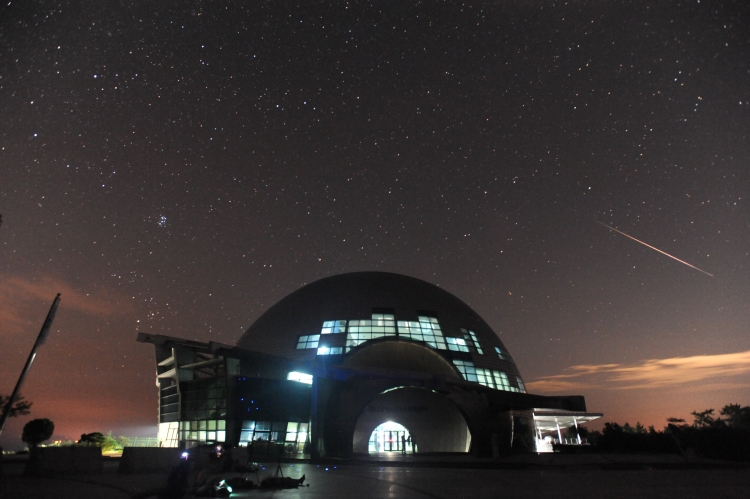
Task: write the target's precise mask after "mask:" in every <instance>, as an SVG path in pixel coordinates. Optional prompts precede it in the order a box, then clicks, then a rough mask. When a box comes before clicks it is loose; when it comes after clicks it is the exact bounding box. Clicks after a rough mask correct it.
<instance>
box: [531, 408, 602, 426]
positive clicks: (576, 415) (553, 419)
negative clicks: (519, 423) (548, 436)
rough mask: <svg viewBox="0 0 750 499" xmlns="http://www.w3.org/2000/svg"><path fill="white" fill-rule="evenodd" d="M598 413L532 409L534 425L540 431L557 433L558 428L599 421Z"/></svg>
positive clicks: (599, 415)
mask: <svg viewBox="0 0 750 499" xmlns="http://www.w3.org/2000/svg"><path fill="white" fill-rule="evenodd" d="M602 416H604V414H602V413H600V412H574V411H562V410H559V409H534V424H535V425H536V428H537V430H540V431H557V429H558V428H569V427H571V426H575V425H576V424H583V423H588V422H589V421H593V420H595V419H599V418H601V417H602Z"/></svg>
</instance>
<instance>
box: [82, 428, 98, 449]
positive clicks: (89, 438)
mask: <svg viewBox="0 0 750 499" xmlns="http://www.w3.org/2000/svg"><path fill="white" fill-rule="evenodd" d="M78 443H79V444H86V445H96V446H99V447H101V446H102V444H103V443H104V435H103V434H102V433H101V432H98V431H95V432H94V433H84V434H83V435H81V439H80V440H79V441H78Z"/></svg>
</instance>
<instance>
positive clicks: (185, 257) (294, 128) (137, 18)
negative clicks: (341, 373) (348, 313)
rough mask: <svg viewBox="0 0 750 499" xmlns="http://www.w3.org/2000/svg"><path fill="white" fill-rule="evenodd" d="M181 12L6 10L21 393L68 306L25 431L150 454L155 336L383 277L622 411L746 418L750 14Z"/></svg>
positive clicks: (318, 6) (6, 142) (0, 136)
mask: <svg viewBox="0 0 750 499" xmlns="http://www.w3.org/2000/svg"><path fill="white" fill-rule="evenodd" d="M166 4H167V2H101V3H99V2H83V3H81V4H75V3H69V2H20V1H13V2H9V1H6V2H5V3H4V4H3V6H2V7H0V213H1V214H2V216H3V223H2V226H0V393H5V394H9V393H10V392H11V391H12V389H13V385H14V383H15V381H16V378H17V376H18V374H19V373H20V371H21V368H22V366H23V363H24V361H25V359H26V356H27V355H28V352H29V350H30V349H31V346H32V345H33V342H34V339H35V336H36V334H37V332H38V331H39V328H40V327H41V324H42V322H43V320H44V317H45V314H46V312H47V309H48V308H49V306H50V304H51V303H52V300H53V298H54V296H55V293H58V292H60V293H62V302H61V304H60V309H59V311H58V314H57V318H56V320H55V323H54V326H53V329H52V331H51V333H50V337H49V340H48V342H47V343H46V344H45V345H44V346H43V347H42V348H41V350H40V352H39V355H38V357H37V360H36V362H35V364H34V366H33V369H32V371H31V374H30V375H29V377H28V379H27V382H26V385H25V388H24V390H23V393H24V395H25V396H26V397H27V398H28V399H29V400H31V401H32V402H33V403H34V406H33V407H32V412H31V414H30V415H29V416H24V417H20V418H15V419H14V420H11V422H10V423H9V424H8V425H7V426H6V430H5V432H4V433H3V436H2V439H0V443H2V444H3V445H5V446H6V447H13V446H16V445H20V439H19V435H20V432H21V428H22V426H23V424H24V423H25V422H26V421H28V420H29V419H32V418H42V417H48V418H50V419H52V420H53V421H54V422H55V423H56V426H57V429H56V434H55V438H70V439H77V438H78V437H79V436H80V434H81V433H84V432H86V433H88V432H93V431H102V432H104V433H106V432H108V431H110V430H111V431H113V433H114V434H115V435H119V434H124V435H155V433H156V418H157V391H156V386H155V374H154V372H155V371H154V369H155V368H154V360H153V359H154V357H153V355H154V353H153V347H152V346H151V345H146V344H141V343H137V342H136V341H135V337H136V335H137V332H138V331H143V332H147V333H158V334H167V335H173V336H179V337H184V338H188V339H197V340H201V341H208V340H213V341H219V342H223V343H229V344H234V343H235V342H236V341H237V339H239V337H240V336H241V334H242V332H243V331H244V330H245V329H246V328H247V327H248V326H250V324H252V323H253V321H254V320H255V319H257V318H258V317H259V315H260V314H262V313H263V312H264V311H265V310H267V309H268V308H269V307H270V306H271V305H273V304H274V303H275V302H277V301H278V300H280V299H281V298H282V297H284V296H286V295H287V294H289V293H291V292H292V291H294V290H296V289H298V288H299V287H301V286H303V285H304V284H306V283H310V282H312V281H315V280H317V279H320V278H323V277H326V276H330V275H334V274H339V273H343V272H352V271H364V270H379V271H388V272H396V273H402V274H407V275H411V276H414V277H417V278H420V279H424V280H426V281H428V282H431V283H434V284H437V285H439V286H441V287H442V288H444V289H446V290H448V291H450V292H451V293H453V294H455V295H456V296H458V297H459V298H461V299H462V300H464V301H465V302H466V303H468V304H469V305H470V306H471V307H472V308H474V310H476V311H477V312H478V313H479V314H480V315H481V316H482V317H484V318H485V320H486V321H487V322H488V323H489V324H490V325H491V326H492V327H493V329H494V330H495V331H496V332H497V333H498V335H499V336H500V338H501V339H502V341H503V342H504V343H505V345H506V346H507V347H508V349H509V350H510V352H511V354H512V355H513V357H514V358H515V360H516V363H517V365H518V367H519V369H520V370H521V373H522V375H523V377H524V379H525V381H526V383H527V386H528V388H529V391H530V392H532V393H541V394H582V395H585V396H586V400H587V405H588V408H589V410H591V411H595V412H603V413H605V419H604V420H606V421H617V422H620V423H624V422H625V421H628V422H630V423H631V424H634V423H635V422H636V421H640V422H642V423H644V424H646V425H650V424H653V425H655V426H656V427H657V429H661V428H662V427H663V426H664V425H665V424H666V418H667V417H684V418H686V419H688V421H692V418H691V417H690V415H689V413H690V411H693V410H703V409H706V408H709V407H714V408H716V409H717V410H718V408H720V407H722V406H723V405H725V404H728V403H740V404H742V405H749V404H750V396H749V395H748V394H749V393H750V391H748V388H750V304H749V303H748V298H749V297H750V275H749V274H750V210H749V203H750V140H749V138H750V137H749V131H750V38H749V37H750V6H748V4H747V2H744V1H737V2H730V1H724V2H715V1H706V0H692V1H684V2H676V1H675V2H639V1H627V2H621V1H611V2H608V1H603V0H595V1H589V2H553V1H530V0H528V1H507V2H505V1H496V2H484V3H483V2H479V3H475V4H469V3H464V4H461V3H459V2H404V1H394V2H374V3H373V4H365V3H346V2H307V1H306V2H300V3H299V4H296V3H293V2H280V1H278V2H277V1H272V2H269V3H267V4H261V3H260V2H232V3H207V2H206V3H201V2H181V3H177V2H175V3H174V4H171V3H170V5H166ZM597 221H598V222H602V223H604V224H607V225H610V226H612V227H615V228H617V229H618V230H620V231H623V232H625V233H627V234H629V235H631V236H633V237H635V238H637V239H639V240H641V241H644V242H645V243H648V244H650V245H652V246H654V247H656V248H659V249H660V250H662V251H665V252H667V253H669V254H671V255H673V256H675V257H677V258H679V259H681V260H683V261H685V262H688V263H690V264H691V265H693V266H695V267H698V268H699V269H701V270H703V271H705V272H707V273H710V274H713V276H709V275H707V274H706V273H702V272H700V271H698V270H695V269H693V268H691V267H689V266H687V265H684V264H682V263H680V262H678V261H675V260H673V259H670V258H669V257H667V256H665V255H663V254H661V253H659V252H657V251H654V250H653V249H650V248H648V247H646V246H644V245H642V244H639V243H638V242H636V241H634V240H632V239H628V238H627V237H625V236H623V235H621V234H619V233H617V232H614V231H611V230H609V229H608V228H606V227H604V226H602V225H600V224H598V223H596V222H597Z"/></svg>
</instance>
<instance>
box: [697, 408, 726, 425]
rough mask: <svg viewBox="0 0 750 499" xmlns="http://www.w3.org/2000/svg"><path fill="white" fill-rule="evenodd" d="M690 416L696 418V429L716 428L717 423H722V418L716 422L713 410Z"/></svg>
mask: <svg viewBox="0 0 750 499" xmlns="http://www.w3.org/2000/svg"><path fill="white" fill-rule="evenodd" d="M690 414H692V415H693V417H694V418H695V420H694V421H693V427H694V428H709V427H711V426H716V423H717V422H718V421H721V418H719V420H718V421H717V420H714V410H713V409H706V410H705V411H702V412H698V411H693V412H691V413H690Z"/></svg>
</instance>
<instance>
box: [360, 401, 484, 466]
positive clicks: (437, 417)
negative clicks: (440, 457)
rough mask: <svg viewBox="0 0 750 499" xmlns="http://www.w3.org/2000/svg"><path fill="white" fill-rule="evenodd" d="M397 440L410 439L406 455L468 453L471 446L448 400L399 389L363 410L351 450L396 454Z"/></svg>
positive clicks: (463, 423)
mask: <svg viewBox="0 0 750 499" xmlns="http://www.w3.org/2000/svg"><path fill="white" fill-rule="evenodd" d="M390 432H393V434H392V435H391V433H390ZM399 432H403V433H399ZM401 436H404V438H409V437H411V441H410V442H407V446H406V450H407V452H409V451H411V452H415V453H420V452H468V451H469V448H470V446H471V433H470V432H469V427H468V425H467V424H466V420H465V419H464V417H463V415H462V414H461V412H460V411H459V410H458V408H457V407H456V405H455V404H454V403H453V402H452V401H451V400H449V399H448V398H447V397H446V396H444V395H441V394H439V393H436V392H433V391H432V390H427V389H424V388H412V387H399V388H393V389H390V390H386V391H385V392H383V393H381V394H379V395H377V396H376V397H374V398H373V399H372V400H371V401H370V402H369V403H368V404H367V406H365V407H364V409H363V410H362V412H361V413H360V415H359V417H358V418H357V423H356V425H355V428H354V438H353V441H352V450H353V451H354V452H355V453H361V454H365V453H370V452H400V451H401V449H402V446H403V443H404V442H403V441H402V440H401ZM391 438H392V439H393V440H391Z"/></svg>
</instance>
